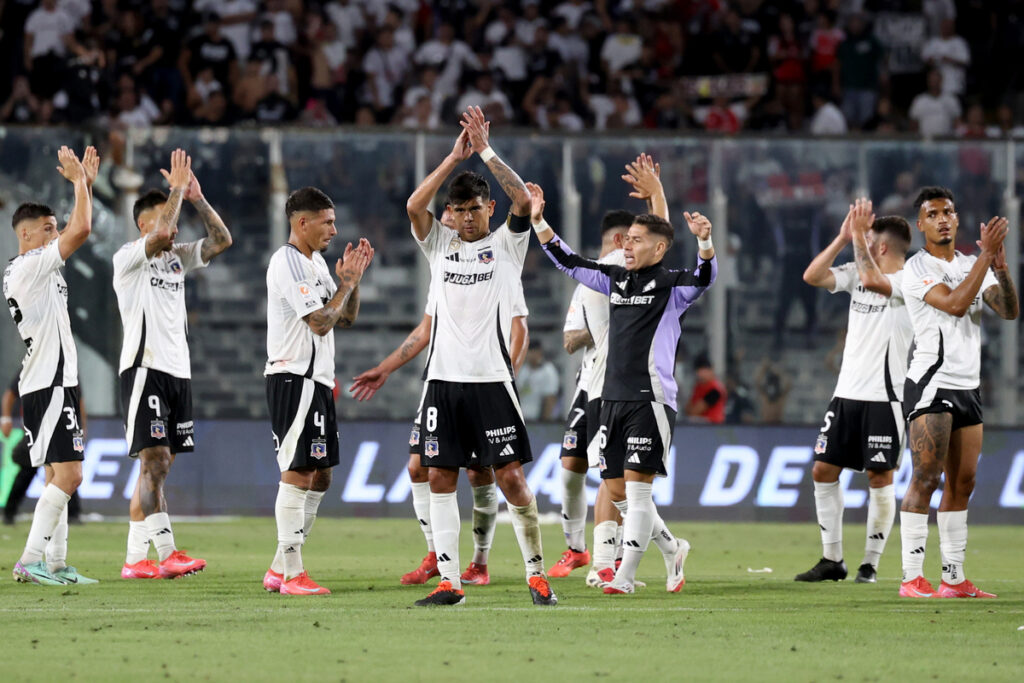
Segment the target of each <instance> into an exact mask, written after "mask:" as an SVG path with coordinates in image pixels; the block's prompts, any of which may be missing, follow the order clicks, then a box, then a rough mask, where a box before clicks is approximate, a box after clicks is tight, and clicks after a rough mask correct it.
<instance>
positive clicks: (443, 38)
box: [415, 23, 482, 98]
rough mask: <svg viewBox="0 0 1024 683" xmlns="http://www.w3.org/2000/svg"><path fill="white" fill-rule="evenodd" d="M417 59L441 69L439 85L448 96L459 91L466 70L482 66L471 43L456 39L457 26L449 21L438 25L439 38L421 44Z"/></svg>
mask: <svg viewBox="0 0 1024 683" xmlns="http://www.w3.org/2000/svg"><path fill="white" fill-rule="evenodd" d="M415 60H416V63H417V64H419V65H421V66H427V65H429V66H433V67H436V68H437V69H438V70H439V71H440V74H441V75H440V77H439V78H438V82H437V87H438V88H440V90H441V93H442V94H443V96H444V97H446V98H447V97H450V96H453V95H456V94H457V93H458V91H459V83H460V82H461V80H462V73H463V71H464V70H466V69H479V68H481V66H482V65H481V64H480V60H479V59H477V57H476V55H475V54H474V53H473V51H472V50H471V49H470V48H469V45H467V44H466V42H465V41H462V40H456V38H455V27H454V26H452V25H451V24H449V23H443V24H441V25H440V26H439V27H438V29H437V38H435V39H433V40H428V41H427V42H425V43H423V45H421V46H420V48H419V49H418V50H417V51H416V57H415Z"/></svg>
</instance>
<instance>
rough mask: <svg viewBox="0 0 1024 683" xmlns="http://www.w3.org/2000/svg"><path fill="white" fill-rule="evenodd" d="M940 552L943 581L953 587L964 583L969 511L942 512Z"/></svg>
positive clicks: (939, 516)
mask: <svg viewBox="0 0 1024 683" xmlns="http://www.w3.org/2000/svg"><path fill="white" fill-rule="evenodd" d="M938 518H939V552H940V553H941V554H942V580H943V581H945V582H946V583H948V584H949V585H951V586H955V585H957V584H958V583H963V582H964V579H965V578H966V577H964V554H965V553H966V552H967V510H957V511H954V512H940V513H939V514H938Z"/></svg>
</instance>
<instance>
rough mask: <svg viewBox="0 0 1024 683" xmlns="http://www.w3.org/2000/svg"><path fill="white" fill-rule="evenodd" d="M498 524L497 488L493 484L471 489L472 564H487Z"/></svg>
mask: <svg viewBox="0 0 1024 683" xmlns="http://www.w3.org/2000/svg"><path fill="white" fill-rule="evenodd" d="M497 522H498V487H497V486H495V485H494V482H491V483H490V484H484V485H483V486H474V487H473V562H475V563H476V564H480V565H484V564H487V556H488V554H490V552H491V542H492V541H493V540H494V527H495V526H496V525H497Z"/></svg>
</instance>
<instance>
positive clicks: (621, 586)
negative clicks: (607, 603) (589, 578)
mask: <svg viewBox="0 0 1024 683" xmlns="http://www.w3.org/2000/svg"><path fill="white" fill-rule="evenodd" d="M635 591H636V589H635V588H634V587H633V584H631V583H626V582H625V581H623V582H622V583H615V582H614V581H612V582H611V583H608V584H605V587H604V593H605V595H624V594H630V593H633V592H635Z"/></svg>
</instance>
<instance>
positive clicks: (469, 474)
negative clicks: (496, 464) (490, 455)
mask: <svg viewBox="0 0 1024 683" xmlns="http://www.w3.org/2000/svg"><path fill="white" fill-rule="evenodd" d="M466 478H467V479H469V485H470V486H472V487H474V488H476V487H477V486H487V485H488V484H493V483H494V480H495V477H494V474H492V473H491V470H490V469H486V470H475V469H468V470H466Z"/></svg>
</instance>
